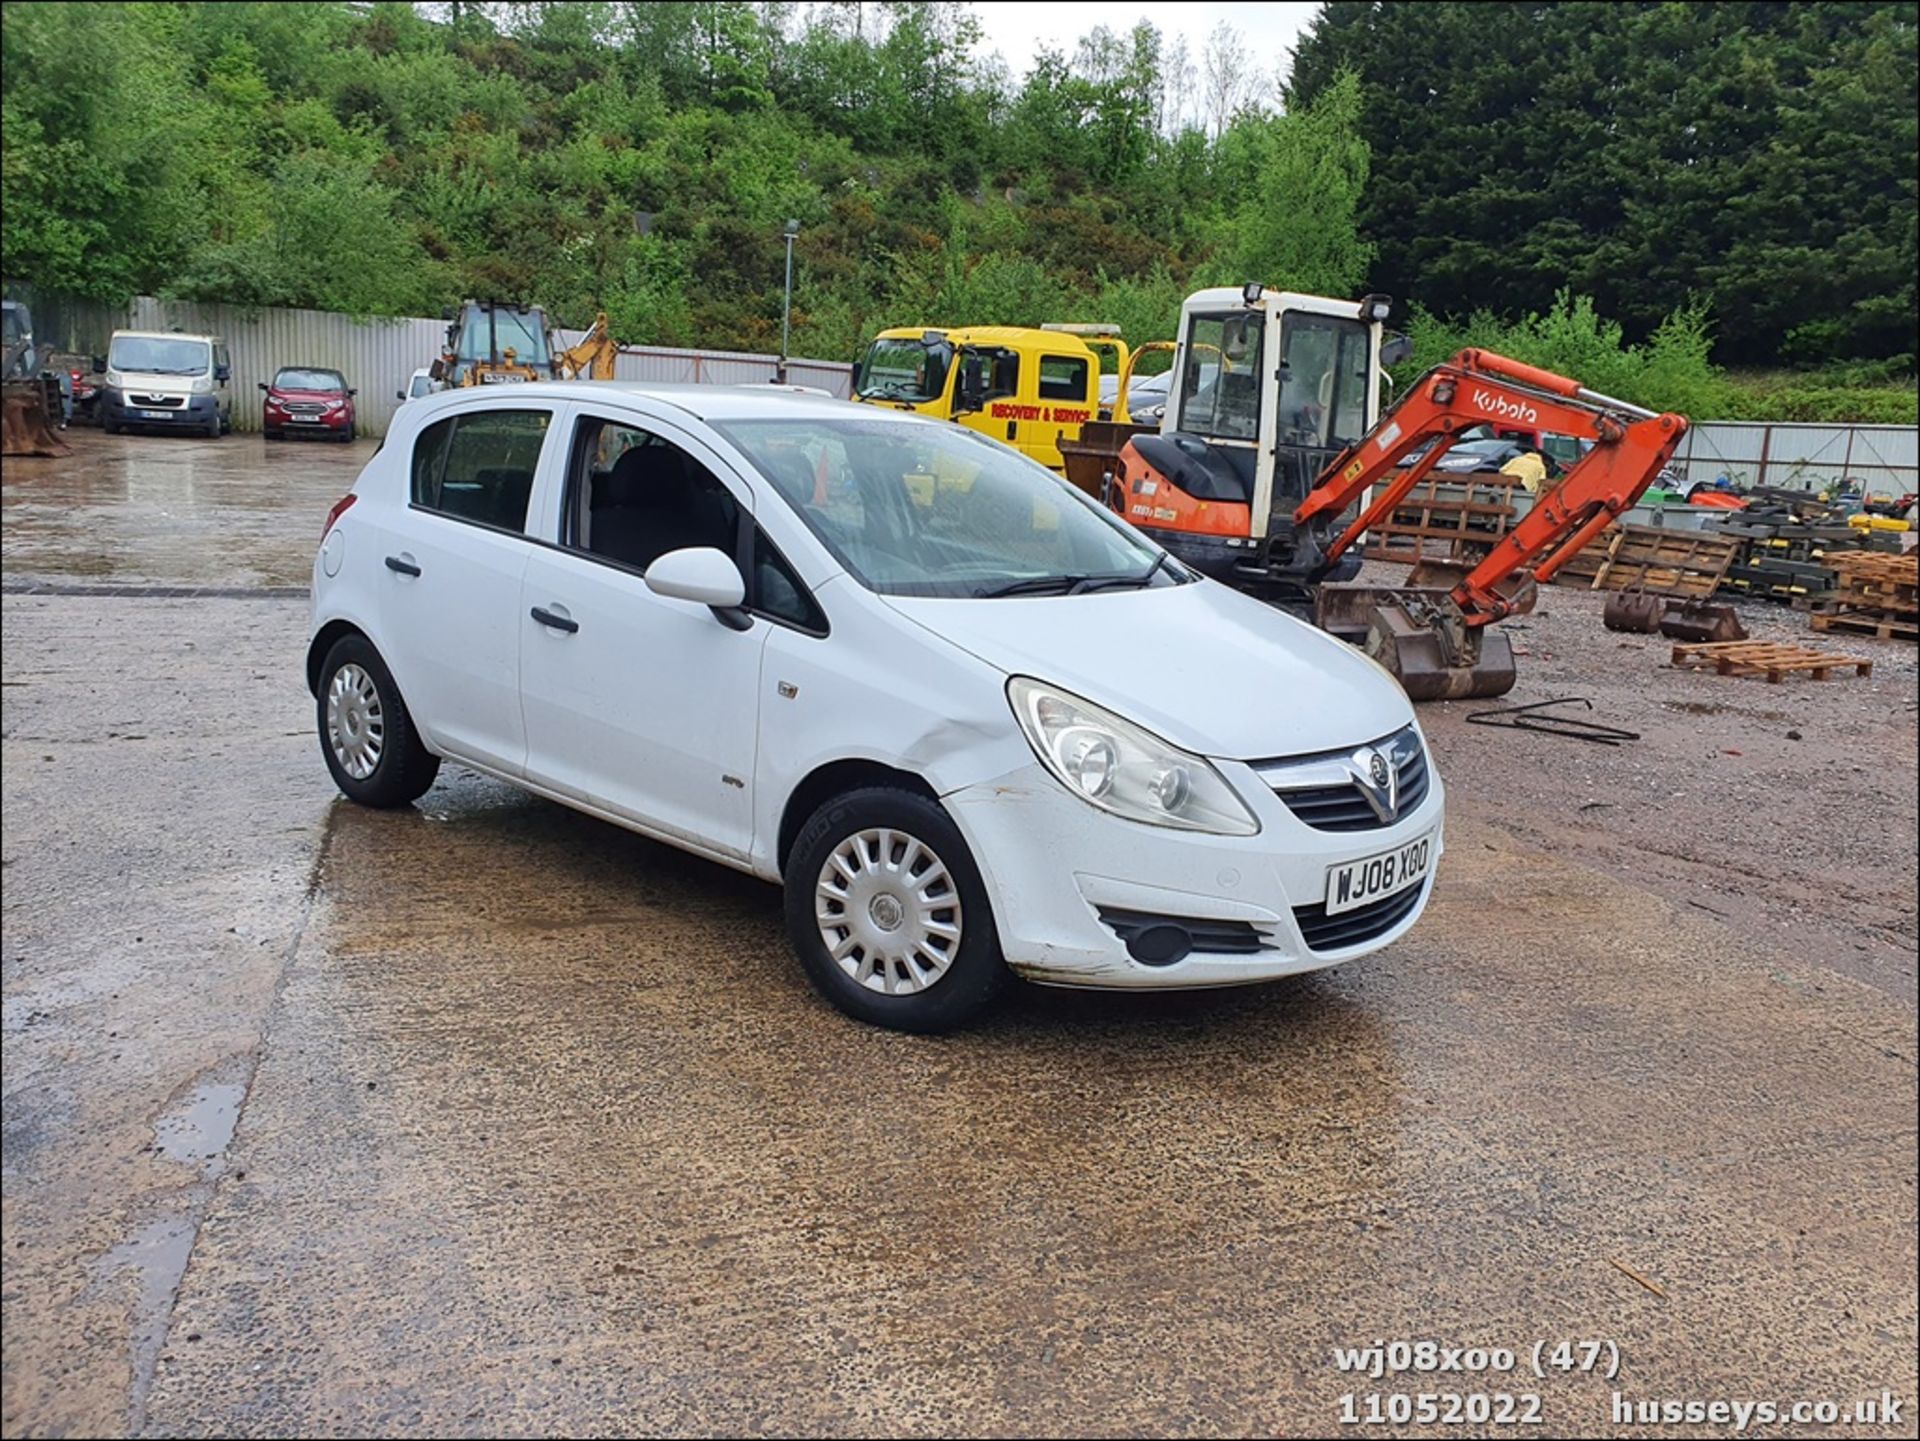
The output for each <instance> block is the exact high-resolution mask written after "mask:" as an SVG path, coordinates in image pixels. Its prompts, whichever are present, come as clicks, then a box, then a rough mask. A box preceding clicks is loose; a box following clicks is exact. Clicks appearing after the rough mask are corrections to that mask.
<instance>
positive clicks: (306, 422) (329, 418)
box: [261, 410, 353, 438]
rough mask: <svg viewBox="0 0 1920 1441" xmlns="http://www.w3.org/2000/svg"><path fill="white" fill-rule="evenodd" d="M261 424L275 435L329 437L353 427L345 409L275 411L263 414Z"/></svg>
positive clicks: (350, 416) (350, 417)
mask: <svg viewBox="0 0 1920 1441" xmlns="http://www.w3.org/2000/svg"><path fill="white" fill-rule="evenodd" d="M261 424H262V426H263V427H264V428H265V429H267V430H270V431H272V432H273V433H274V434H275V435H324V436H328V437H329V438H331V437H333V436H336V435H338V434H339V433H340V432H341V431H343V430H352V429H353V417H352V415H351V414H349V413H348V412H347V411H344V410H335V411H322V412H320V413H319V414H317V415H292V414H285V413H280V412H275V413H273V414H270V415H265V416H263V419H262V421H261Z"/></svg>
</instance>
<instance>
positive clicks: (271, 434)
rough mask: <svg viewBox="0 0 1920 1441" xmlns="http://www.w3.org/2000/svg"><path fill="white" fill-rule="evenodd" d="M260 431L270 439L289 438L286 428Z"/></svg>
mask: <svg viewBox="0 0 1920 1441" xmlns="http://www.w3.org/2000/svg"><path fill="white" fill-rule="evenodd" d="M260 433H261V434H262V435H263V436H265V437H266V438H267V439H268V440H285V439H286V438H287V433H286V432H285V431H284V430H263V431H261V432H260Z"/></svg>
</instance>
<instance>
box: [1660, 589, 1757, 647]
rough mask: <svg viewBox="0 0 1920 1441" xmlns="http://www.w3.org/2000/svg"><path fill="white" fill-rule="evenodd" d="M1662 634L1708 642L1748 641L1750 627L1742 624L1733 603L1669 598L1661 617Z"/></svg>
mask: <svg viewBox="0 0 1920 1441" xmlns="http://www.w3.org/2000/svg"><path fill="white" fill-rule="evenodd" d="M1660 634H1662V635H1664V636H1670V637H1672V638H1673V639H1674V640H1684V641H1693V642H1696V643H1699V644H1705V643H1706V642H1708V641H1716V640H1745V639H1746V638H1747V628H1746V627H1745V626H1743V625H1742V624H1740V617H1739V616H1737V615H1735V614H1734V612H1733V607H1732V606H1730V605H1714V604H1713V603H1712V602H1711V601H1704V600H1685V601H1670V602H1668V604H1667V613H1666V614H1665V615H1663V616H1661V617H1660Z"/></svg>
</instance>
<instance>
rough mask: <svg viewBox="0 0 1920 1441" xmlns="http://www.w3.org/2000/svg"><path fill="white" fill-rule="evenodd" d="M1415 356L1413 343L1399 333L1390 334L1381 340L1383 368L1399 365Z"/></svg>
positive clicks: (1381, 362)
mask: <svg viewBox="0 0 1920 1441" xmlns="http://www.w3.org/2000/svg"><path fill="white" fill-rule="evenodd" d="M1412 354H1413V341H1412V340H1411V339H1409V338H1408V337H1407V336H1404V335H1401V334H1400V333H1399V332H1398V331H1394V332H1390V333H1389V334H1387V335H1385V336H1383V337H1382V338H1381V340H1380V364H1381V366H1382V368H1384V367H1386V366H1389V365H1398V364H1399V363H1400V362H1401V361H1403V360H1405V359H1406V358H1407V357H1408V356H1409V355H1412Z"/></svg>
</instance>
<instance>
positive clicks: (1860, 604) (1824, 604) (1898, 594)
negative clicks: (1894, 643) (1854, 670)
mask: <svg viewBox="0 0 1920 1441" xmlns="http://www.w3.org/2000/svg"><path fill="white" fill-rule="evenodd" d="M1827 563H1828V564H1829V565H1831V566H1832V567H1833V569H1834V574H1835V580H1834V585H1833V587H1832V589H1830V590H1828V591H1826V592H1825V593H1824V594H1822V595H1820V596H1819V597H1817V598H1816V599H1815V600H1814V601H1813V602H1812V604H1811V609H1812V611H1813V614H1812V615H1811V616H1809V617H1808V624H1809V625H1811V626H1812V627H1813V628H1814V629H1815V630H1817V631H1838V632H1841V633H1843V634H1846V635H1871V636H1878V637H1879V638H1881V639H1882V640H1895V639H1898V640H1915V639H1920V551H1909V552H1907V553H1906V554H1905V555H1887V554H1885V553H1883V552H1877V551H1854V552H1852V553H1851V554H1832V555H1829V556H1828V557H1827Z"/></svg>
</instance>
